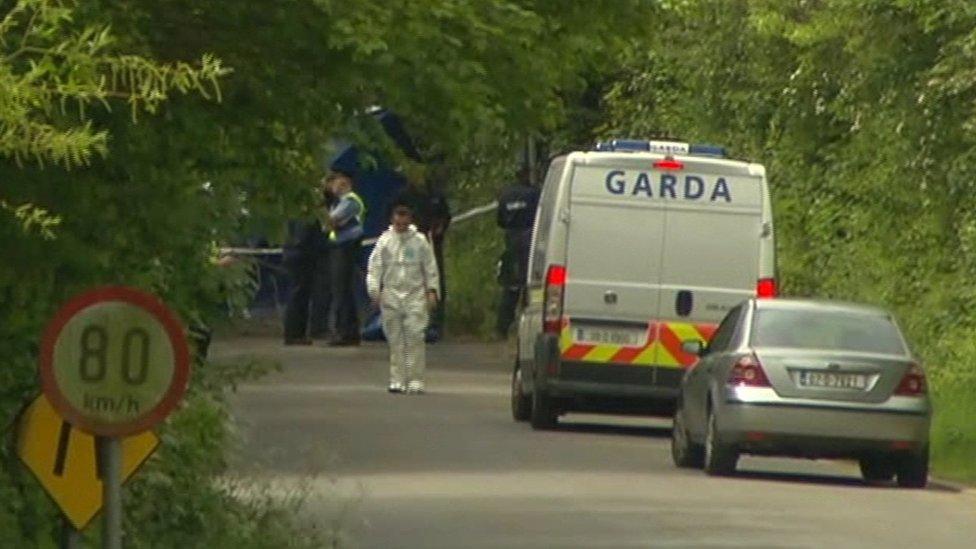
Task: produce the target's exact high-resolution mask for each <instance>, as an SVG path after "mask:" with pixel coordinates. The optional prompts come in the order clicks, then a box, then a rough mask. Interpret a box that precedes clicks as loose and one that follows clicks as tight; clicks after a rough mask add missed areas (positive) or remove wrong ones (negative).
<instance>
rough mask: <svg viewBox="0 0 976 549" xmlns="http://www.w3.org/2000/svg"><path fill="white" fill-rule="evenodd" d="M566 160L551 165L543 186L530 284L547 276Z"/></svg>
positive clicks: (536, 222)
mask: <svg viewBox="0 0 976 549" xmlns="http://www.w3.org/2000/svg"><path fill="white" fill-rule="evenodd" d="M563 165H564V161H562V160H556V161H554V162H553V163H552V165H551V166H550V167H549V172H548V173H547V174H546V180H545V182H544V183H543V186H542V196H541V198H540V199H539V209H538V212H537V215H536V219H535V228H534V229H533V231H534V234H533V236H534V238H533V240H532V257H531V261H530V267H529V285H530V286H541V285H542V282H543V279H544V278H545V276H546V273H545V269H546V251H547V250H548V247H549V231H550V229H551V226H552V219H553V216H554V215H555V210H556V202H557V200H556V199H557V197H558V196H559V179H560V176H561V175H562V172H563Z"/></svg>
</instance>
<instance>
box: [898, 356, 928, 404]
mask: <svg viewBox="0 0 976 549" xmlns="http://www.w3.org/2000/svg"><path fill="white" fill-rule="evenodd" d="M926 393H928V387H927V384H926V383H925V372H923V371H922V367H921V366H919V365H918V364H912V365H911V367H909V368H908V371H907V372H905V375H904V376H903V377H902V378H901V383H899V384H898V388H896V389H895V394H896V395H898V396H923V395H925V394H926Z"/></svg>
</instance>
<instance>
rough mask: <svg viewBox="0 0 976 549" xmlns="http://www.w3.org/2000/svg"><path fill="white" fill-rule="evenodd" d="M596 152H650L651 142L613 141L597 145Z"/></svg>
mask: <svg viewBox="0 0 976 549" xmlns="http://www.w3.org/2000/svg"><path fill="white" fill-rule="evenodd" d="M596 150H598V151H607V152H614V151H649V150H651V142H650V141H646V140H643V139H613V140H610V141H601V142H599V143H597V144H596Z"/></svg>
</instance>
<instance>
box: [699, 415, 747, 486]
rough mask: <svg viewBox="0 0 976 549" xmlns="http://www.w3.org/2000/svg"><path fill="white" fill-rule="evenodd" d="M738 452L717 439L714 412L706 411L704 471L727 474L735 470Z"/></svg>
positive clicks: (721, 474) (718, 474)
mask: <svg viewBox="0 0 976 549" xmlns="http://www.w3.org/2000/svg"><path fill="white" fill-rule="evenodd" d="M738 461H739V453H738V452H736V451H735V448H733V447H732V446H729V445H728V444H722V442H721V441H720V440H719V435H718V428H717V426H716V421H715V412H713V411H712V410H709V411H708V428H707V430H706V434H705V472H706V473H708V474H709V475H712V476H727V475H731V474H732V473H734V472H735V465H736V463H737V462H738Z"/></svg>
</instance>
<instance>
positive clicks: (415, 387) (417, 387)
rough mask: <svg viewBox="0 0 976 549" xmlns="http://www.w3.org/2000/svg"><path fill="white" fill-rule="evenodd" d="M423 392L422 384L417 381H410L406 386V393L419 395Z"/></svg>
mask: <svg viewBox="0 0 976 549" xmlns="http://www.w3.org/2000/svg"><path fill="white" fill-rule="evenodd" d="M424 391H425V388H424V382H423V381H420V380H419V379H414V380H411V381H410V383H408V384H407V392H408V393H412V394H417V395H419V394H423V393H424Z"/></svg>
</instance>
